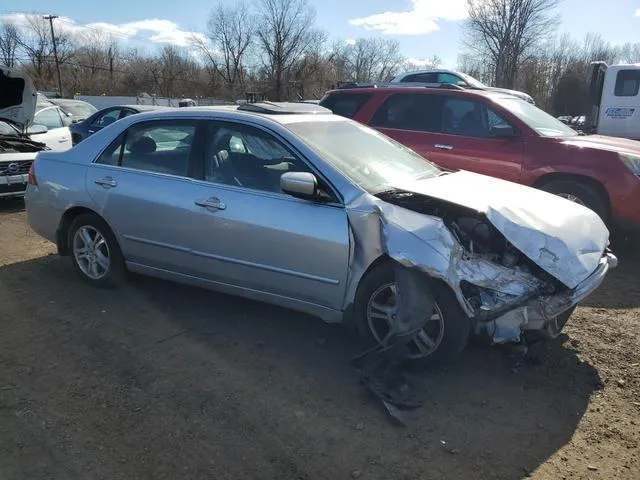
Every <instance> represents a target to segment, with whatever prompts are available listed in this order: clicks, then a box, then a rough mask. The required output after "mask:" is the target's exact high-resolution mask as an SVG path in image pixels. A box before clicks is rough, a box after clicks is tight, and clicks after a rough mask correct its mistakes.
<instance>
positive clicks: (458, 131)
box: [442, 97, 517, 138]
mask: <svg viewBox="0 0 640 480" xmlns="http://www.w3.org/2000/svg"><path fill="white" fill-rule="evenodd" d="M500 125H508V126H511V127H513V128H514V130H516V131H517V129H516V128H515V127H514V126H513V125H511V124H510V123H509V122H508V121H507V120H505V119H504V118H503V117H502V116H500V115H499V114H497V113H496V112H494V111H493V110H491V109H490V108H488V107H487V106H486V105H485V104H484V103H480V102H476V101H473V100H467V99H461V98H451V97H449V98H447V100H446V101H445V104H444V112H443V115H442V132H443V133H448V134H451V135H463V136H467V137H480V138H489V137H492V136H494V135H493V133H492V132H491V129H492V128H493V127H496V126H500Z"/></svg>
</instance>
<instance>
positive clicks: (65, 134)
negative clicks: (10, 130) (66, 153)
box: [27, 104, 72, 150]
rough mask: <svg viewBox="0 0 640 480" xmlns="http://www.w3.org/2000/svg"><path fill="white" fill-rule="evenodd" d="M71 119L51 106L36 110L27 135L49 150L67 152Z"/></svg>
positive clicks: (56, 107)
mask: <svg viewBox="0 0 640 480" xmlns="http://www.w3.org/2000/svg"><path fill="white" fill-rule="evenodd" d="M69 125H71V118H70V117H69V116H68V115H67V114H66V113H65V112H64V111H63V110H62V109H61V108H60V107H58V106H56V105H53V104H52V105H51V106H50V107H44V108H40V109H37V110H36V113H35V115H34V117H33V124H32V125H31V126H30V127H29V128H28V129H27V133H28V134H29V136H30V137H31V138H32V139H33V140H37V141H39V142H42V143H44V144H46V145H47V147H49V148H50V149H51V150H68V149H70V148H71V147H72V144H71V131H70V130H69Z"/></svg>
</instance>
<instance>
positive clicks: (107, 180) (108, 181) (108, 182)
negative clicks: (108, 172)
mask: <svg viewBox="0 0 640 480" xmlns="http://www.w3.org/2000/svg"><path fill="white" fill-rule="evenodd" d="M93 183H95V184H96V185H100V186H102V187H104V188H113V187H117V186H118V182H116V181H115V180H114V179H113V178H111V177H104V178H101V179H100V180H95V181H94V182H93Z"/></svg>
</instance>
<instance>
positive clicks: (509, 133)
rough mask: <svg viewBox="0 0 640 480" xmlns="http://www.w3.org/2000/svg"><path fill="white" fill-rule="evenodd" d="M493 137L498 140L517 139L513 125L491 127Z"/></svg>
mask: <svg viewBox="0 0 640 480" xmlns="http://www.w3.org/2000/svg"><path fill="white" fill-rule="evenodd" d="M490 131H491V135H493V136H494V137H497V138H515V136H516V131H515V129H514V128H513V127H512V126H511V125H496V126H494V127H491V130H490Z"/></svg>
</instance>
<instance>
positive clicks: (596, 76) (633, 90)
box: [586, 62, 640, 140]
mask: <svg viewBox="0 0 640 480" xmlns="http://www.w3.org/2000/svg"><path fill="white" fill-rule="evenodd" d="M589 97H590V98H589V103H590V105H589V111H588V113H587V122H586V130H587V132H589V133H598V134H601V135H609V136H612V137H623V138H630V139H633V140H640V64H634V65H607V64H606V63H604V62H593V63H592V64H591V76H590V86H589Z"/></svg>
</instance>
